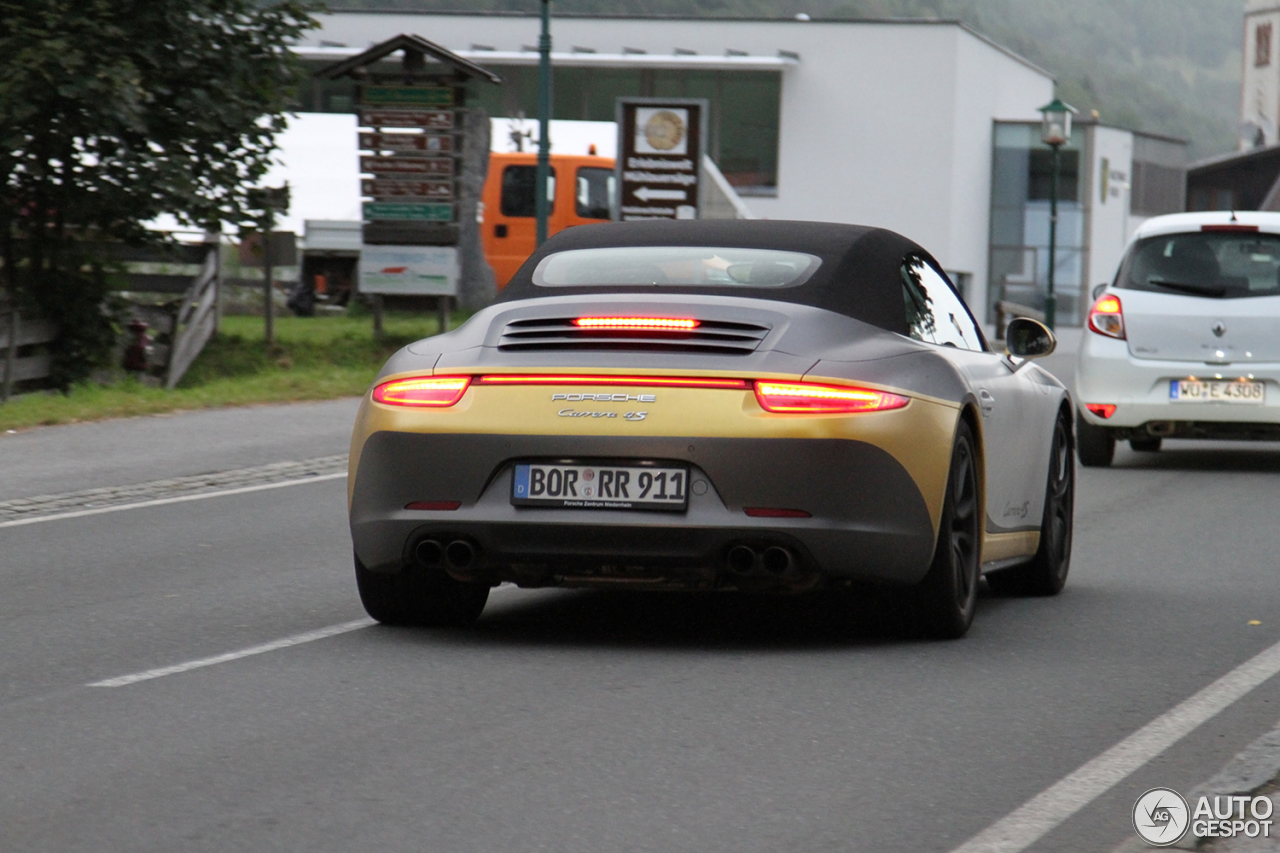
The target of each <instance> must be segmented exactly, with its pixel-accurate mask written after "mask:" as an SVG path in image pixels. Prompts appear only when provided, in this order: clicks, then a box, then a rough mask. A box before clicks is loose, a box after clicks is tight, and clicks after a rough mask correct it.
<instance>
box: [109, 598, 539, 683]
mask: <svg viewBox="0 0 1280 853" xmlns="http://www.w3.org/2000/svg"><path fill="white" fill-rule="evenodd" d="M512 589H519V587H516V586H512V585H510V584H503V585H502V586H500V587H497V588H495V589H492V590H490V592H489V595H490V596H491V597H492V595H493V594H494V593H498V592H502V591H504V590H512ZM376 624H378V623H377V622H376V621H374V620H373V619H368V618H366V619H353V620H352V621H350V622H340V623H338V624H337V625H330V626H328V627H327V628H317V629H316V630H314V631H304V632H303V633H301V634H294V635H293V636H291V637H281V638H280V639H278V640H272V641H271V642H269V643H262V644H261V645H257V646H249V647H248V648H247V649H240V650H239V651H235V652H226V653H225V654H221V655H214V656H213V657H207V658H197V659H196V660H189V661H187V662H185V663H175V664H173V665H172V666H161V667H157V668H155V669H148V670H144V671H142V672H134V673H130V674H129V675H119V676H116V677H115V678H106V679H103V680H102V681H93V682H90V683H89V684H86V685H85V686H86V687H125V686H127V685H129V684H137V683H138V682H139V681H150V680H151V679H153V678H164V677H165V676H166V675H177V674H178V673H180V672H190V671H191V670H193V669H201V668H203V667H206V666H216V665H217V664H220V663H227V662H229V661H233V660H240V658H247V657H253V656H254V655H262V654H266V653H267V652H274V651H276V650H277V649H287V648H289V647H290V646H300V645H302V644H303V643H313V642H315V641H316V640H323V639H325V638H326V637H336V636H337V635H339V634H349V633H351V632H352V631H359V630H360V629H361V628H368V627H369V626H370V625H376Z"/></svg>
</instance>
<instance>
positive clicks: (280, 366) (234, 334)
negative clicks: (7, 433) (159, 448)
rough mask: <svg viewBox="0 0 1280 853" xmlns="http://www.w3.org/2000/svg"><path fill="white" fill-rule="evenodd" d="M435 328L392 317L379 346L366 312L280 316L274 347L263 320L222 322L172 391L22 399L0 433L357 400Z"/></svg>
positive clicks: (117, 389)
mask: <svg viewBox="0 0 1280 853" xmlns="http://www.w3.org/2000/svg"><path fill="white" fill-rule="evenodd" d="M461 319H462V318H461V317H460V316H459V317H455V319H454V322H455V323H456V322H460V321H461ZM437 328H438V325H437V322H436V319H435V317H434V315H432V316H427V315H424V314H391V313H389V314H388V315H387V316H386V319H385V322H384V323H383V329H384V337H383V340H382V341H381V342H375V341H374V339H373V320H372V319H371V318H370V317H369V316H368V315H364V316H353V317H347V316H331V317H307V318H303V317H277V318H276V344H275V346H273V347H267V346H266V345H265V344H264V342H263V339H262V338H263V334H262V330H263V320H262V318H261V317H245V316H232V317H224V318H223V320H222V329H221V332H220V333H219V335H218V336H217V337H216V338H215V339H213V340H212V341H210V342H209V344H208V345H207V346H206V347H205V349H204V352H202V353H201V354H200V357H199V358H198V359H196V362H195V364H193V365H192V366H191V369H190V370H188V371H187V375H186V376H184V377H183V379H182V382H180V383H179V384H178V387H177V388H175V389H174V390H172V391H166V390H164V389H163V388H155V387H151V386H148V385H145V384H143V383H141V382H138V381H137V380H136V379H134V378H133V377H124V378H121V379H120V380H119V381H116V382H113V383H110V384H105V385H103V384H99V383H96V382H91V383H84V384H81V385H77V386H76V387H75V388H73V389H71V392H70V393H68V394H58V393H47V394H46V393H33V394H24V395H21V396H18V397H15V398H14V399H12V400H10V401H9V402H8V403H4V404H0V429H21V428H23V427H32V426H41V425H49V424H65V423H74V422H76V421H90V420H100V419H102V418H122V417H131V416H134V415H150V414H158V413H161V412H172V411H178V410H183V409H208V408H217V407H222V406H247V405H252V404H255V403H283V402H291V401H296V400H329V399H333V398H336V397H351V396H358V395H360V394H363V393H364V392H365V391H366V390H368V388H369V384H370V383H371V382H372V381H373V378H374V376H376V375H377V373H378V369H379V368H381V367H382V364H383V362H384V361H386V359H387V357H388V356H389V355H391V353H393V352H395V351H396V350H397V349H399V348H400V347H402V346H404V345H405V344H407V343H410V342H412V341H415V340H418V339H420V338H425V337H427V336H429V335H434V334H435V333H436V331H437Z"/></svg>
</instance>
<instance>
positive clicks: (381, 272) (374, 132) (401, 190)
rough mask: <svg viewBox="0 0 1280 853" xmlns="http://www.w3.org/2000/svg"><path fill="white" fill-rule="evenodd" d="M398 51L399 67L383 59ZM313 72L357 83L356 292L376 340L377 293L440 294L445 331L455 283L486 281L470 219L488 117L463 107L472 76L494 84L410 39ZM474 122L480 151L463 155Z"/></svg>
mask: <svg viewBox="0 0 1280 853" xmlns="http://www.w3.org/2000/svg"><path fill="white" fill-rule="evenodd" d="M396 52H400V53H401V54H402V59H401V62H400V67H399V68H396V67H395V66H393V65H388V64H387V63H385V62H384V61H383V60H385V59H386V58H387V57H388V56H390V55H391V54H393V53H396ZM317 76H320V77H324V78H330V79H332V78H336V77H342V76H350V77H353V78H355V80H356V87H355V89H356V112H357V114H358V115H359V117H360V127H361V129H360V131H359V143H360V149H361V156H360V171H361V172H362V173H363V174H364V177H362V178H361V181H360V189H361V194H362V195H363V196H364V197H365V199H366V200H365V202H364V203H363V212H364V229H363V238H364V239H363V243H364V246H365V249H364V250H362V252H361V260H360V280H359V290H360V292H362V293H364V294H366V295H368V296H369V298H370V300H371V301H372V304H373V308H374V329H375V332H377V333H378V334H381V328H382V297H383V295H391V294H394V295H433V296H438V297H439V307H440V322H441V330H442V331H443V330H445V329H447V328H448V306H449V303H450V301H451V298H452V297H453V296H455V295H457V294H458V291H459V280H460V279H468V280H474V279H484V275H483V272H482V271H481V269H480V268H484V266H485V261H484V255H483V252H482V251H481V250H480V240H479V231H478V227H477V226H476V225H475V222H474V220H475V214H476V209H477V205H478V204H479V189H480V187H481V186H482V185H483V176H484V174H485V171H486V170H487V168H488V133H487V131H488V117H487V116H485V115H484V114H483V112H482V111H477V110H474V109H471V110H469V109H467V108H466V106H465V103H466V93H467V89H466V84H467V81H468V80H469V79H470V78H473V77H478V78H480V79H484V80H487V81H488V82H490V83H500V82H501V78H499V77H498V76H497V75H495V74H493V73H492V72H491V71H488V70H487V69H485V68H482V67H480V66H479V65H476V64H475V63H473V62H471V61H469V60H467V59H464V58H462V57H460V56H458V55H457V54H455V53H453V52H452V51H449V50H448V49H446V48H444V47H441V46H440V45H437V44H434V43H433V42H430V41H427V40H426V39H423V38H421V37H419V36H410V35H400V36H396V37H395V38H393V39H390V40H388V41H386V42H383V43H382V44H379V45H375V46H374V47H371V48H369V49H368V50H366V51H365V52H364V53H362V54H360V55H359V56H355V57H352V58H351V59H347V60H344V61H343V62H339V63H336V64H334V65H332V66H329V67H328V68H325V69H322V70H321V71H320V72H318V73H317ZM473 113H474V114H476V115H473ZM479 120H482V121H483V126H482V127H483V135H484V139H483V144H484V147H483V150H482V151H479V150H477V151H471V150H469V148H476V149H478V148H479V146H476V145H471V142H472V141H480V140H470V137H471V136H473V135H475V133H476V131H477V126H478V125H479V124H480V121H479ZM468 122H470V123H468ZM481 158H483V162H479V160H480V159H481ZM477 174H478V175H479V180H478V181H477V180H476V175H477ZM375 248H376V250H375ZM488 280H489V281H491V280H492V272H491V271H489V275H488ZM491 286H492V285H490V287H491ZM473 289H475V288H473ZM481 289H483V285H482V287H481ZM488 298H492V297H491V296H487V297H486V298H485V301H487V299H488ZM476 301H477V300H476V299H470V300H469V302H471V303H474V302H476ZM471 307H478V306H475V305H472V306H471Z"/></svg>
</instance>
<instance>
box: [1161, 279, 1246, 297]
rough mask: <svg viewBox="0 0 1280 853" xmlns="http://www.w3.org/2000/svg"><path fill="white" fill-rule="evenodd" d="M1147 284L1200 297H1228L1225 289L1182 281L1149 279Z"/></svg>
mask: <svg viewBox="0 0 1280 853" xmlns="http://www.w3.org/2000/svg"><path fill="white" fill-rule="evenodd" d="M1147 284H1154V285H1158V286H1160V287H1167V288H1169V289H1170V290H1181V291H1182V292H1184V293H1194V294H1197V295H1199V296H1226V295H1227V289H1226V288H1225V287H1214V286H1212V285H1203V284H1185V283H1184V282H1180V281H1165V280H1164V279H1163V278H1149V279H1147Z"/></svg>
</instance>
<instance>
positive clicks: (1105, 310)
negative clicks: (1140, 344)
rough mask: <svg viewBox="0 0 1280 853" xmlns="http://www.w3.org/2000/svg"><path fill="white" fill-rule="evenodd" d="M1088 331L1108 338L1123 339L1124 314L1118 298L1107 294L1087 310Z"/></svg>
mask: <svg viewBox="0 0 1280 853" xmlns="http://www.w3.org/2000/svg"><path fill="white" fill-rule="evenodd" d="M1089 329H1090V330H1091V331H1094V332H1097V333H1098V334H1100V335H1106V336H1107V337H1108V338H1120V339H1123V338H1124V312H1123V311H1121V310H1120V297H1119V296H1116V295H1115V294H1111V293H1107V294H1104V295H1102V296H1100V297H1098V301H1097V302H1095V303H1093V307H1092V308H1090V309H1089Z"/></svg>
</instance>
